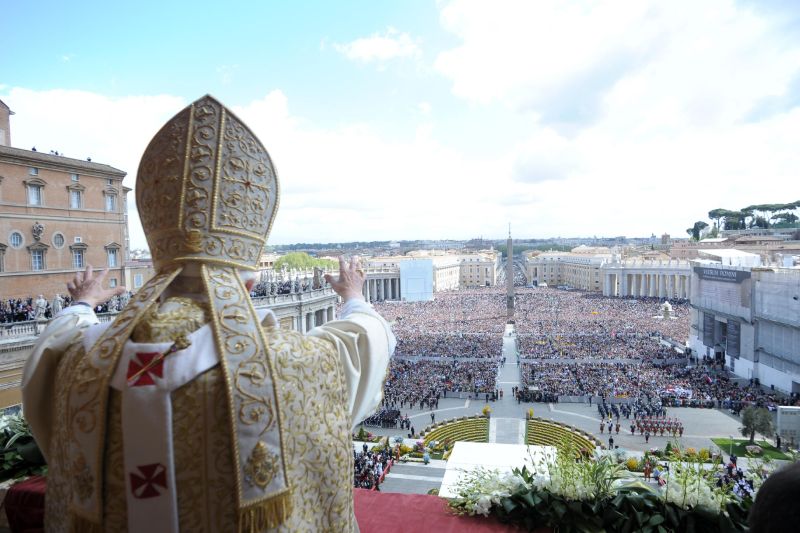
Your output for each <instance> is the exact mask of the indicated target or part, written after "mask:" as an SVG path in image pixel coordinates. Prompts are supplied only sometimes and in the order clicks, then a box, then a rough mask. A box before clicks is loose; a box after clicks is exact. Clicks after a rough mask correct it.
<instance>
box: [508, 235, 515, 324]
mask: <svg viewBox="0 0 800 533" xmlns="http://www.w3.org/2000/svg"><path fill="white" fill-rule="evenodd" d="M506 252H507V254H508V256H507V260H506V322H507V323H511V322H513V321H514V243H513V242H512V240H511V224H510V223H509V224H508V241H506Z"/></svg>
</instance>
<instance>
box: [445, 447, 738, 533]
mask: <svg viewBox="0 0 800 533" xmlns="http://www.w3.org/2000/svg"><path fill="white" fill-rule="evenodd" d="M670 451H671V452H672V451H673V450H670ZM679 454H680V457H683V458H684V459H685V456H686V455H687V454H685V453H681V451H680V450H679V449H678V450H676V453H671V454H670V455H669V457H668V463H667V468H666V469H665V470H666V471H667V473H666V474H665V475H664V479H665V482H666V484H665V485H664V487H663V488H662V489H660V490H659V489H656V488H653V487H651V486H650V485H647V484H644V483H642V482H641V481H640V480H636V479H632V478H629V477H628V476H626V475H625V473H624V472H625V466H624V465H619V464H617V463H616V462H614V460H613V458H612V457H610V456H609V455H601V456H599V457H595V458H592V459H583V460H581V459H576V457H577V450H576V449H574V445H572V444H571V443H570V442H563V443H562V444H561V445H560V446H559V447H558V453H557V454H556V456H555V458H553V459H549V460H544V459H543V460H539V462H538V463H537V462H535V461H534V462H533V465H532V466H531V469H530V470H529V469H528V468H527V467H523V468H522V469H514V470H513V471H512V472H511V473H502V474H501V473H498V472H496V471H490V470H479V471H475V472H472V473H470V474H467V475H465V476H464V477H463V478H462V479H461V480H460V482H459V483H458V484H457V486H456V493H457V497H456V498H454V499H453V500H451V501H450V507H451V509H452V510H453V511H454V512H456V513H458V514H470V515H475V514H480V515H484V516H488V515H489V514H494V515H496V516H498V517H499V518H500V519H501V520H503V521H505V522H510V523H514V524H517V525H520V526H522V527H524V528H527V529H528V530H531V529H536V528H539V527H550V528H555V529H557V530H558V531H560V532H562V531H570V532H571V531H576V532H577V531H581V532H583V531H603V530H605V531H645V532H661V531H688V530H695V531H726V532H727V531H743V530H746V524H747V512H748V505H749V503H748V501H746V500H745V501H738V500H736V499H735V498H734V497H733V495H732V494H731V492H730V490H728V489H726V488H717V487H716V486H715V484H714V483H713V470H711V471H708V470H706V469H705V468H704V467H703V466H702V465H701V464H700V463H699V462H692V461H685V460H680V461H679V460H678V459H677V458H678V457H679ZM644 460H651V459H647V458H645V459H643V461H644Z"/></svg>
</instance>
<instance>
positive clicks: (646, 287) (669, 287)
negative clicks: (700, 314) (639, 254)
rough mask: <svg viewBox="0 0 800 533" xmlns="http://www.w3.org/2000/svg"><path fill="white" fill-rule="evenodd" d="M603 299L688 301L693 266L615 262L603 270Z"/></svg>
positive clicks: (668, 262) (666, 262) (605, 266)
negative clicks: (607, 297)
mask: <svg viewBox="0 0 800 533" xmlns="http://www.w3.org/2000/svg"><path fill="white" fill-rule="evenodd" d="M600 276H601V280H602V281H601V285H602V287H603V296H619V297H634V298H647V297H650V298H670V299H675V298H689V297H690V296H691V265H690V264H689V262H688V261H677V260H671V259H668V260H649V259H647V258H639V259H629V260H619V259H618V258H614V260H612V261H610V262H607V263H604V264H603V265H602V266H601V267H600Z"/></svg>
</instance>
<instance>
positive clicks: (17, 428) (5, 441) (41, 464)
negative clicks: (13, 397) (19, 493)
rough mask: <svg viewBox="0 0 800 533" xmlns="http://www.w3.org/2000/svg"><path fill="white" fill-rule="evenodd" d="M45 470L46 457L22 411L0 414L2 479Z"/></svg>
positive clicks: (20, 476)
mask: <svg viewBox="0 0 800 533" xmlns="http://www.w3.org/2000/svg"><path fill="white" fill-rule="evenodd" d="M45 472H47V465H46V464H45V461H44V457H43V456H42V452H41V451H40V450H39V446H38V445H37V444H36V441H35V440H33V435H32V434H31V430H30V426H28V422H27V421H26V420H25V418H24V417H23V416H22V413H17V414H10V415H0V481H5V480H7V479H20V478H23V477H27V476H33V475H38V474H44V473H45Z"/></svg>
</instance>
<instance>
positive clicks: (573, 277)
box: [523, 245, 612, 292]
mask: <svg viewBox="0 0 800 533" xmlns="http://www.w3.org/2000/svg"><path fill="white" fill-rule="evenodd" d="M523 255H524V260H523V261H524V264H525V276H526V277H527V279H528V281H529V282H530V283H532V284H534V285H542V284H546V285H548V286H560V285H566V286H569V287H571V288H575V289H582V290H586V291H596V292H601V291H602V290H603V286H602V283H603V278H602V276H601V275H600V268H601V267H602V266H603V265H604V264H605V263H607V262H609V261H611V259H612V253H611V250H610V249H608V248H604V247H589V246H585V245H581V246H578V247H576V248H573V249H572V251H570V252H538V251H532V252H531V251H529V252H525V253H524V254H523Z"/></svg>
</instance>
